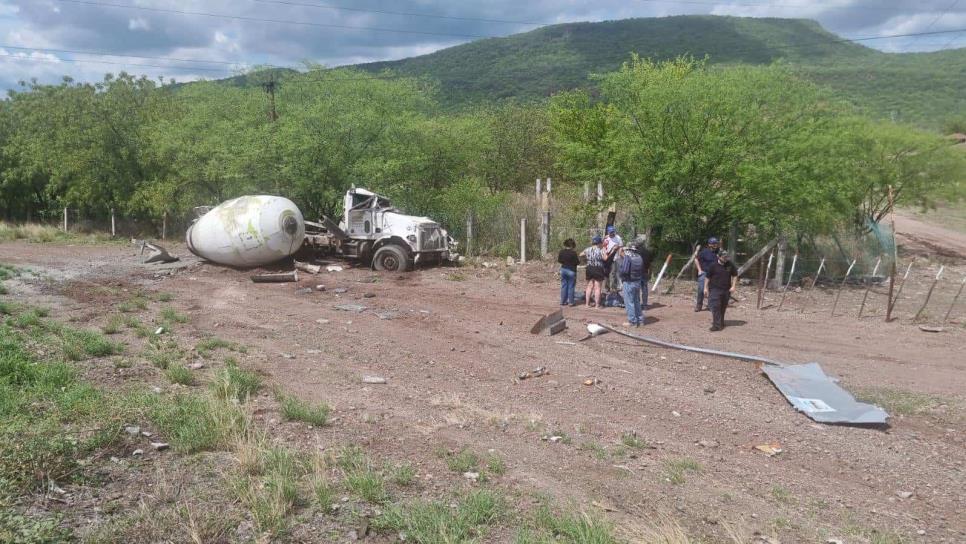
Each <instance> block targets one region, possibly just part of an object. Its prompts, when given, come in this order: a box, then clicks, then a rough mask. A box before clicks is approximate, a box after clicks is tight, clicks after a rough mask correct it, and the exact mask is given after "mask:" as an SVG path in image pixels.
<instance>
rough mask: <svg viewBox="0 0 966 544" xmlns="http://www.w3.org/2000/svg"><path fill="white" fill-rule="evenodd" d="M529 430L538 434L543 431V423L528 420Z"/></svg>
mask: <svg viewBox="0 0 966 544" xmlns="http://www.w3.org/2000/svg"><path fill="white" fill-rule="evenodd" d="M526 425H527V430H528V431H530V432H531V433H538V432H540V431H542V430H543V422H542V421H540V420H537V419H528V420H527V424H526Z"/></svg>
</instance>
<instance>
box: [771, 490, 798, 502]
mask: <svg viewBox="0 0 966 544" xmlns="http://www.w3.org/2000/svg"><path fill="white" fill-rule="evenodd" d="M771 496H772V497H773V498H774V499H775V501H777V502H778V503H780V504H791V503H792V501H793V497H792V492H791V491H789V490H788V489H787V488H785V487H782V486H780V485H775V486H772V488H771Z"/></svg>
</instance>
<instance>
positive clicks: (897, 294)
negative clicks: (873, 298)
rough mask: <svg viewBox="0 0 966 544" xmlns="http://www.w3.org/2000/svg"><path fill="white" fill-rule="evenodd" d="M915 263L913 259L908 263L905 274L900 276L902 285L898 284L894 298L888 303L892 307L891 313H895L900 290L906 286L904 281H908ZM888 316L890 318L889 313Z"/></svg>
mask: <svg viewBox="0 0 966 544" xmlns="http://www.w3.org/2000/svg"><path fill="white" fill-rule="evenodd" d="M915 262H916V259H915V258H913V259H912V260H911V261H909V266H907V267H906V273H905V274H903V275H902V283H900V284H899V288H898V289H896V296H895V298H893V299H892V300H890V301H889V304H891V305H892V313H894V312H895V311H896V304H899V295H901V294H902V288H903V287H905V286H906V280H908V279H909V271H910V270H912V264H913V263H915ZM890 316H891V313H890ZM895 319H899V318H898V317H897V318H895Z"/></svg>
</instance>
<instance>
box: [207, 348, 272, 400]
mask: <svg viewBox="0 0 966 544" xmlns="http://www.w3.org/2000/svg"><path fill="white" fill-rule="evenodd" d="M261 385H262V379H261V378H260V377H259V376H258V374H255V373H254V372H251V371H248V370H242V369H240V368H238V363H237V362H236V361H235V360H234V359H232V358H230V357H228V358H226V359H225V368H224V370H222V371H221V372H219V373H218V374H217V375H215V380H214V382H212V385H211V388H212V392H213V393H214V394H215V396H217V397H220V398H223V399H231V398H234V399H237V400H238V401H239V402H244V401H246V400H248V398H249V397H250V396H252V395H254V394H255V392H256V391H258V388H259V387H261Z"/></svg>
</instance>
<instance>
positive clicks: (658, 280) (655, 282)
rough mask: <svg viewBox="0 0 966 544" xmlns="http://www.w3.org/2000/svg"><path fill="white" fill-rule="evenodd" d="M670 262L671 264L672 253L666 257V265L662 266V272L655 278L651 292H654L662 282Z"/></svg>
mask: <svg viewBox="0 0 966 544" xmlns="http://www.w3.org/2000/svg"><path fill="white" fill-rule="evenodd" d="M669 264H671V254H670V253H668V254H667V259H664V266H662V267H661V272H660V273H658V275H657V279H656V280H654V287H651V292H652V293H653V292H654V291H656V290H657V284H659V283H661V278H663V277H664V273H665V272H667V266H668V265H669Z"/></svg>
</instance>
